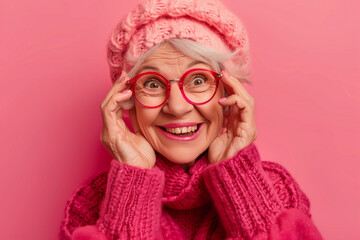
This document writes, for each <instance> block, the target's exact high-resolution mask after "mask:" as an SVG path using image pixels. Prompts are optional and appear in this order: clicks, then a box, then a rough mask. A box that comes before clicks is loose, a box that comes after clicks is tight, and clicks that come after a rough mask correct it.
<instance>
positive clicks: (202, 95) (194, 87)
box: [134, 70, 216, 107]
mask: <svg viewBox="0 0 360 240" xmlns="http://www.w3.org/2000/svg"><path fill="white" fill-rule="evenodd" d="M134 89H135V97H136V99H137V100H138V101H139V102H140V103H141V104H143V105H145V106H148V107H154V106H158V105H161V104H162V103H164V101H165V100H166V96H167V91H168V88H167V82H166V80H165V79H164V78H162V77H161V76H159V75H156V74H151V73H149V74H145V75H143V76H141V77H140V78H138V79H137V81H136V84H135V88H134ZM183 91H184V94H185V96H186V98H188V99H187V100H189V101H191V102H193V103H196V104H200V103H204V102H206V101H208V100H209V99H210V98H211V97H212V96H213V95H214V93H215V91H216V79H215V77H214V76H213V75H212V74H211V73H210V72H207V71H201V70H199V71H194V72H191V73H190V74H187V75H186V76H185V78H184V80H183Z"/></svg>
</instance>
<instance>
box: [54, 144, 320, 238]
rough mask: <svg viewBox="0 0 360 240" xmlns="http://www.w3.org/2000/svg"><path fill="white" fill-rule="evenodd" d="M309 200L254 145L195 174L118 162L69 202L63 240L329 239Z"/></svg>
mask: <svg viewBox="0 0 360 240" xmlns="http://www.w3.org/2000/svg"><path fill="white" fill-rule="evenodd" d="M309 208H310V204H309V200H308V198H307V197H306V196H305V194H304V193H303V192H302V191H301V190H300V188H299V186H298V184H297V183H296V182H295V181H294V180H293V178H292V177H291V176H290V174H289V173H288V172H287V171H286V170H285V169H284V168H283V167H281V166H280V165H279V164H277V163H272V162H265V161H261V160H260V156H259V153H258V150H257V148H256V146H255V145H254V144H251V145H249V146H248V147H246V148H244V149H242V150H241V151H240V152H239V153H238V154H237V155H236V156H235V157H233V158H231V159H228V160H225V161H223V162H221V163H218V164H211V165H209V163H208V162H207V158H206V155H205V154H204V156H202V157H201V158H200V159H199V160H198V161H196V163H195V164H194V166H192V167H191V168H190V169H189V171H188V172H186V171H185V170H184V169H183V168H182V167H181V166H179V165H176V164H173V163H171V162H169V161H167V160H166V159H164V158H163V157H161V156H158V158H157V161H156V165H155V166H154V168H153V169H151V170H148V169H140V168H136V167H132V166H128V165H125V164H120V163H119V162H118V161H117V160H113V161H112V162H111V167H110V170H109V171H108V172H104V173H101V174H99V175H97V176H96V177H95V178H93V179H92V180H91V181H88V182H87V183H86V184H84V185H83V186H81V187H80V188H78V190H77V191H76V192H75V193H74V194H73V196H72V198H71V199H70V200H69V201H68V202H67V205H66V209H65V217H64V219H63V221H62V225H61V231H60V239H61V240H65V239H66V240H69V239H73V240H84V239H87V240H91V239H93V240H95V239H96V240H115V239H167V240H172V239H174V240H175V239H176V240H182V239H229V240H230V239H239V240H240V239H257V240H260V239H272V240H274V239H283V240H285V239H286V240H291V239H322V237H321V235H320V233H319V232H318V230H317V228H316V227H315V226H314V224H313V222H312V221H311V215H310V212H309Z"/></svg>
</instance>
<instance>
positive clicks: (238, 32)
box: [107, 0, 249, 82]
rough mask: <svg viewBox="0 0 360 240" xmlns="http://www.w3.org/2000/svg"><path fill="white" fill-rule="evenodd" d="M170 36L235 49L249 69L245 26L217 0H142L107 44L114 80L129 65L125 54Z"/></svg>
mask: <svg viewBox="0 0 360 240" xmlns="http://www.w3.org/2000/svg"><path fill="white" fill-rule="evenodd" d="M170 38H185V39H191V40H194V41H197V42H199V43H202V44H204V45H206V46H209V47H212V48H214V49H216V50H218V51H229V50H230V51H234V50H238V55H241V56H242V59H243V61H242V63H241V64H242V66H239V67H241V68H243V69H247V68H249V41H248V36H247V33H246V30H245V27H244V25H243V24H242V23H241V21H240V20H239V19H238V18H237V17H236V16H235V15H234V14H233V13H232V12H230V11H229V10H228V9H227V8H226V7H225V6H224V5H223V4H222V3H221V2H220V1H219V0H144V1H143V2H142V3H140V4H139V5H138V6H137V7H136V9H134V10H133V11H131V12H129V13H128V14H127V15H126V16H125V17H124V18H123V19H122V21H121V22H120V23H119V24H118V25H117V26H116V28H115V29H114V31H113V33H112V34H111V37H110V40H109V43H108V53H107V54H108V63H109V66H110V73H111V79H112V81H113V82H114V81H115V80H116V79H117V78H118V77H119V76H120V74H121V71H122V70H123V69H125V70H127V71H128V70H130V68H131V67H132V66H131V64H129V63H128V62H127V61H126V56H128V55H129V56H134V57H137V56H140V55H141V54H143V53H145V52H146V51H147V50H149V49H150V48H151V47H153V46H154V45H156V44H158V43H160V42H162V41H163V40H166V39H170Z"/></svg>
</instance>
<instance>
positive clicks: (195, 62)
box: [187, 60, 206, 68]
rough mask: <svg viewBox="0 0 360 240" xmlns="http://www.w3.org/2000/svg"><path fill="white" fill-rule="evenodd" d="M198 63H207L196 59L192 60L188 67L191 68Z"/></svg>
mask: <svg viewBox="0 0 360 240" xmlns="http://www.w3.org/2000/svg"><path fill="white" fill-rule="evenodd" d="M197 64H206V63H205V62H204V61H200V60H195V61H192V62H191V63H189V64H188V65H187V67H188V68H189V67H192V66H194V65H197Z"/></svg>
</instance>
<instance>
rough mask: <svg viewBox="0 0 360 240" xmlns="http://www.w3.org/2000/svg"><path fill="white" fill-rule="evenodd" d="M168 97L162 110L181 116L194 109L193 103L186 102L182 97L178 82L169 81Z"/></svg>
mask: <svg viewBox="0 0 360 240" xmlns="http://www.w3.org/2000/svg"><path fill="white" fill-rule="evenodd" d="M170 84H171V89H170V94H169V98H168V99H167V101H166V102H165V104H164V106H163V108H162V111H163V112H165V113H168V114H171V115H173V116H175V117H178V118H180V117H182V116H184V115H186V114H187V113H189V112H191V111H192V110H193V109H194V105H192V104H191V103H188V102H187V101H186V99H185V98H184V97H183V95H182V93H181V90H180V87H179V83H178V82H171V83H170Z"/></svg>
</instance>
